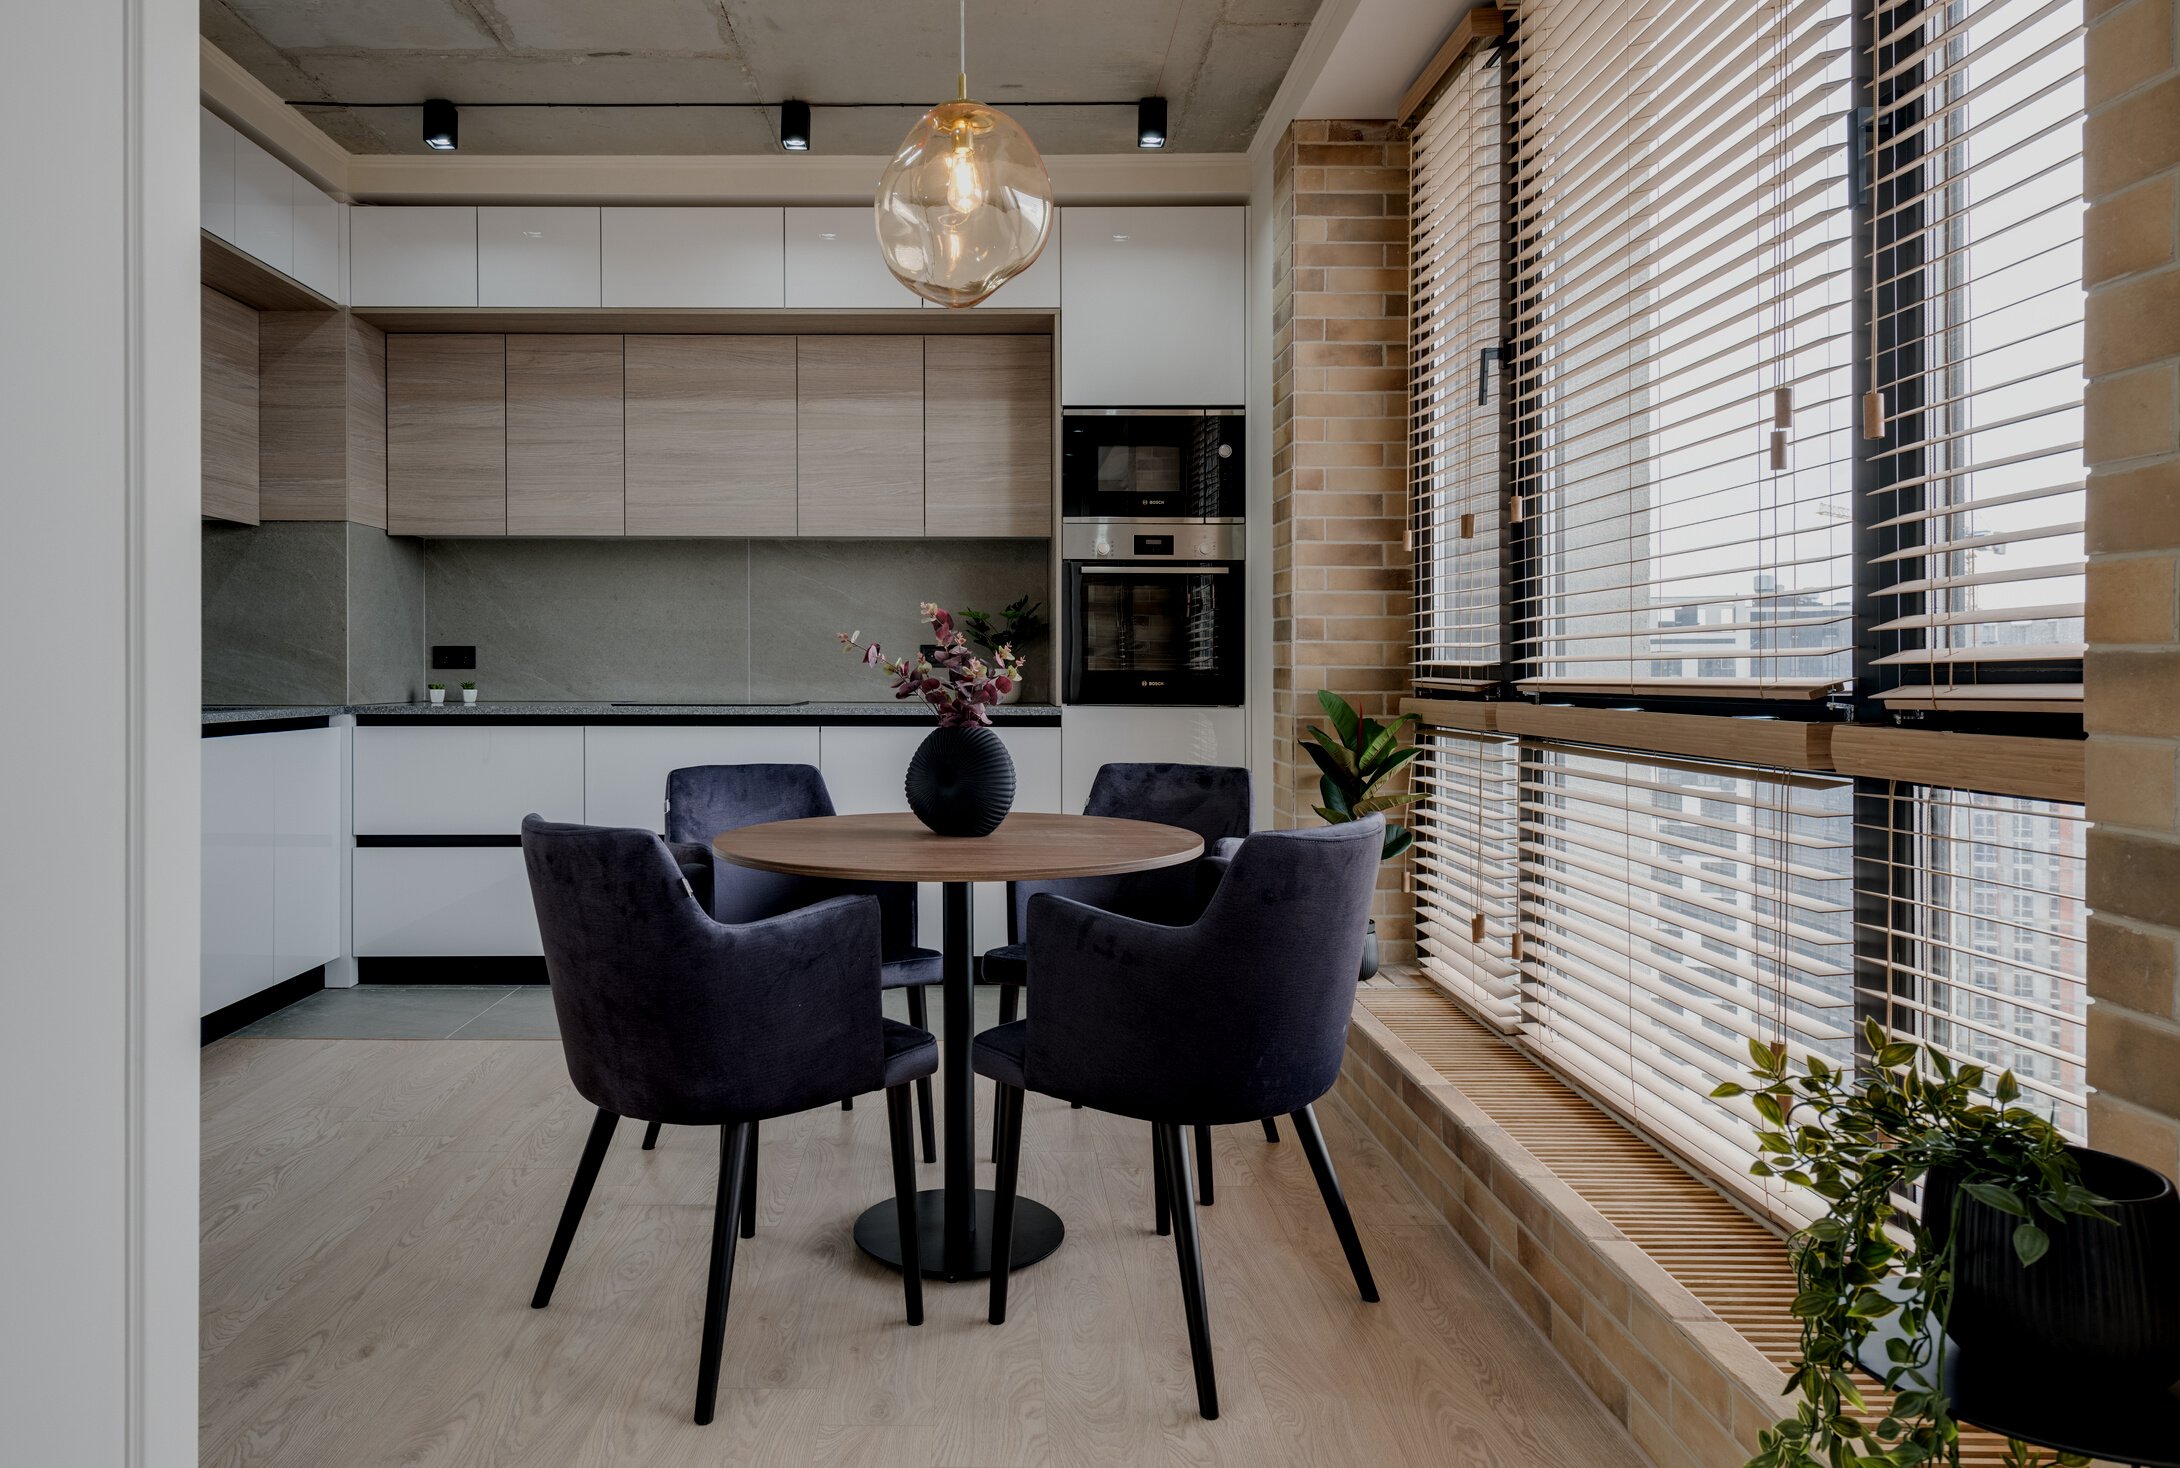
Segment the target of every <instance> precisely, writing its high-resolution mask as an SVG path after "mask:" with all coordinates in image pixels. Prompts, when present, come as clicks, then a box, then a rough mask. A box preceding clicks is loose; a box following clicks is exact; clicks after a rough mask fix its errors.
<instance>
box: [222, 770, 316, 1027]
mask: <svg viewBox="0 0 2180 1468" xmlns="http://www.w3.org/2000/svg"><path fill="white" fill-rule="evenodd" d="M342 737H343V731H341V730H338V729H291V730H284V731H281V732H278V733H270V734H236V735H229V736H226V737H223V738H214V739H206V740H204V741H203V742H202V746H201V756H200V757H201V761H202V771H201V773H202V779H203V787H202V789H203V826H202V830H203V848H202V850H203V858H202V867H203V874H204V885H203V892H202V896H201V899H200V900H201V904H202V906H201V912H200V920H201V924H202V931H201V937H200V947H201V956H202V979H201V984H202V991H201V1004H202V1007H201V1008H200V1010H199V1011H198V1012H199V1013H200V1014H211V1013H213V1012H215V1011H217V1010H221V1009H225V1008H226V1007H227V1006H228V1005H230V1004H235V1003H239V1002H240V1001H242V1000H244V999H247V998H249V997H250V996H251V995H253V994H257V993H261V992H263V991H264V990H266V989H270V988H272V987H273V986H274V985H276V984H280V983H284V982H286V981H287V980H289V979H292V978H294V977H295V976H296V975H298V974H304V973H308V972H309V971H310V970H312V969H314V968H317V967H318V966H319V965H321V964H327V963H332V962H333V961H334V960H336V959H338V958H339V957H340V955H341V855H342V852H341V847H342V845H343V844H344V841H345V838H344V836H343V833H342V829H341V824H342V823H341V739H342Z"/></svg>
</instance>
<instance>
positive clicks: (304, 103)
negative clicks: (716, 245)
mask: <svg viewBox="0 0 2180 1468" xmlns="http://www.w3.org/2000/svg"><path fill="white" fill-rule="evenodd" d="M425 100H426V99H424V98H419V99H417V100H416V101H414V102H325V101H319V100H316V99H311V98H294V97H290V98H287V99H285V101H286V105H288V106H290V107H345V108H358V107H422V106H423V105H424V102H425ZM450 100H452V99H450ZM785 100H786V101H789V102H802V101H803V100H804V99H802V98H800V97H789V98H787V99H785ZM1141 100H1142V99H1141V98H1140V97H1130V98H1128V99H1127V100H1125V101H1113V100H1109V99H1097V98H1093V99H1088V100H1084V101H1075V102H1070V101H1057V102H1054V101H1029V100H1024V99H1017V98H1013V97H994V98H991V99H989V100H988V101H987V102H986V105H987V106H993V107H1134V106H1135V105H1137V103H1139V102H1140V101H1141ZM454 105H455V106H457V107H460V108H462V109H464V110H466V111H473V112H481V111H483V110H484V109H485V108H488V107H591V108H598V109H624V110H625V109H630V108H639V107H712V108H728V109H737V110H740V111H745V112H775V111H778V110H779V108H780V106H781V105H782V104H781V103H779V102H461V101H456V102H455V103H454ZM804 105H805V106H808V107H811V108H814V109H817V110H821V111H823V110H831V111H852V110H854V109H856V108H864V107H875V108H884V109H887V110H889V111H896V112H905V111H918V112H922V111H928V110H929V109H930V107H931V105H932V104H931V102H930V100H929V99H925V100H923V101H917V102H805V103H804Z"/></svg>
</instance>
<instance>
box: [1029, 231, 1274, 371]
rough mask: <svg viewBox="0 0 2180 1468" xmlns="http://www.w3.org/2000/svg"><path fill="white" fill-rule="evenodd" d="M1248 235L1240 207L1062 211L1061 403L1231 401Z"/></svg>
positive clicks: (1238, 364)
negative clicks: (1064, 215) (1064, 258)
mask: <svg viewBox="0 0 2180 1468" xmlns="http://www.w3.org/2000/svg"><path fill="white" fill-rule="evenodd" d="M1246 235H1247V231H1246V226H1245V215H1244V211H1243V210H1242V209H1241V208H1239V207H1238V206H1217V207H1196V206H1188V207H1182V206H1170V205H1131V206H1126V207H1121V208H1102V207H1100V208H1091V207H1071V208H1069V209H1068V210H1067V261H1066V269H1065V270H1064V271H1063V272H1062V274H1061V277H1060V311H1061V331H1060V401H1061V402H1063V403H1065V404H1067V405H1068V406H1069V407H1085V408H1096V407H1183V408H1198V407H1230V406H1237V405H1239V404H1240V403H1241V401H1242V395H1243V383H1242V378H1243V360H1244V359H1243V342H1244V339H1245V337H1246V335H1247V313H1246V311H1245V309H1244V299H1245V298H1244V284H1245V273H1246V272H1245V267H1246V249H1247V239H1246Z"/></svg>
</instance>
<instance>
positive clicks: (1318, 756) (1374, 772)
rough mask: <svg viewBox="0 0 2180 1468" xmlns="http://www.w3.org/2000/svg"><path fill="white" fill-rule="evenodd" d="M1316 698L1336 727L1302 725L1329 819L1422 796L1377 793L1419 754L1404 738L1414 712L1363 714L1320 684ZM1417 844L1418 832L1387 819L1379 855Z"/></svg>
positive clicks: (1355, 816) (1321, 810)
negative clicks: (1385, 717)
mask: <svg viewBox="0 0 2180 1468" xmlns="http://www.w3.org/2000/svg"><path fill="white" fill-rule="evenodd" d="M1317 703H1318V706H1319V707H1320V708H1322V709H1323V710H1324V711H1325V717H1326V718H1328V719H1330V720H1331V721H1332V730H1333V732H1332V733H1329V734H1328V733H1326V732H1325V731H1324V730H1323V729H1320V728H1318V727H1317V726H1316V725H1315V724H1312V725H1310V726H1309V727H1308V728H1307V729H1304V730H1303V731H1302V738H1303V744H1302V748H1303V749H1304V750H1305V751H1306V752H1307V753H1308V754H1309V757H1310V759H1311V760H1313V761H1315V763H1316V765H1317V771H1318V777H1317V792H1318V794H1319V795H1320V796H1321V797H1323V799H1324V804H1323V805H1320V806H1318V807H1317V814H1318V815H1320V816H1322V817H1324V819H1325V823H1326V824H1327V825H1335V826H1336V825H1339V824H1341V823H1342V822H1345V821H1354V820H1360V819H1362V818H1363V817H1364V816H1367V815H1372V814H1375V813H1377V812H1379V811H1384V812H1387V813H1388V814H1390V813H1391V812H1393V811H1396V810H1399V809H1400V808H1401V807H1402V806H1406V805H1413V804H1415V802H1417V801H1419V800H1421V799H1422V798H1423V794H1422V792H1421V791H1415V790H1403V791H1398V792H1395V793H1393V794H1389V795H1381V794H1378V793H1377V790H1378V787H1379V786H1380V785H1382V784H1384V783H1385V782H1386V781H1387V780H1388V779H1390V778H1391V777H1392V776H1393V775H1394V774H1395V773H1396V772H1397V771H1398V770H1399V769H1400V767H1401V766H1402V765H1405V764H1406V763H1408V761H1410V760H1412V759H1414V758H1415V757H1416V754H1417V752H1418V751H1417V750H1416V747H1415V746H1414V745H1412V744H1402V743H1401V742H1400V735H1401V731H1402V730H1403V729H1405V728H1407V726H1408V725H1410V724H1413V723H1415V722H1416V716H1415V715H1414V714H1402V715H1401V716H1400V717H1399V718H1397V719H1395V720H1394V721H1393V722H1392V723H1391V724H1380V723H1379V722H1378V721H1377V720H1375V719H1365V718H1361V717H1359V716H1358V715H1357V714H1356V712H1355V708H1354V705H1352V704H1350V703H1349V702H1348V701H1347V700H1346V699H1344V698H1342V697H1340V695H1339V694H1337V693H1334V692H1333V691H1332V690H1331V689H1329V688H1320V689H1318V690H1317ZM1414 844H1415V832H1413V831H1411V830H1409V829H1408V828H1407V827H1405V826H1401V825H1397V824H1395V823H1394V822H1392V821H1390V820H1388V821H1387V822H1386V823H1385V846H1384V849H1383V850H1382V851H1380V853H1379V859H1380V860H1390V859H1391V858H1393V857H1396V856H1398V855H1400V854H1401V853H1402V852H1403V851H1406V850H1407V849H1408V848H1409V847H1410V846H1413V845H1414Z"/></svg>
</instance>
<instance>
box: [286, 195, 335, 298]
mask: <svg viewBox="0 0 2180 1468" xmlns="http://www.w3.org/2000/svg"><path fill="white" fill-rule="evenodd" d="M288 187H289V192H290V197H291V198H292V200H293V203H294V207H293V211H292V217H293V220H294V230H295V268H294V269H293V270H290V271H289V272H288V273H289V274H290V275H292V276H294V277H295V278H296V279H297V280H299V281H301V282H302V283H303V284H304V285H307V286H309V287H310V288H311V289H312V290H314V291H316V292H317V293H318V294H319V295H321V296H324V297H326V298H327V299H328V300H332V301H336V302H337V301H339V300H340V299H341V206H340V203H339V202H338V201H337V200H335V199H332V198H330V197H328V196H327V195H325V194H322V193H320V192H318V186H317V185H316V184H314V183H312V182H311V181H310V180H309V179H307V178H305V177H303V176H302V175H301V174H300V173H295V172H293V171H290V172H289V174H288Z"/></svg>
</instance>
